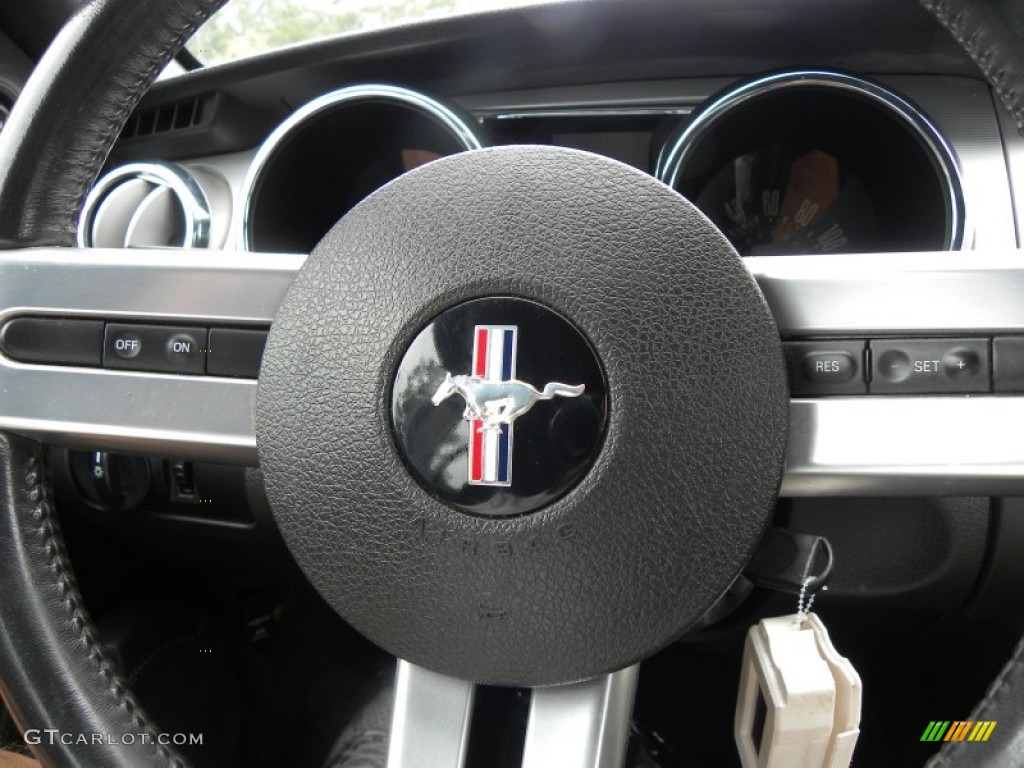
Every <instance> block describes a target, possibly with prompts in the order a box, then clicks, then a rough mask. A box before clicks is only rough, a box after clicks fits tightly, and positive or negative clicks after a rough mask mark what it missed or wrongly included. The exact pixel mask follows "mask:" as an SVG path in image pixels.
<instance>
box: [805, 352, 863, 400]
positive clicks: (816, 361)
mask: <svg viewBox="0 0 1024 768" xmlns="http://www.w3.org/2000/svg"><path fill="white" fill-rule="evenodd" d="M864 346H865V345H864V342H863V341H790V342H787V343H786V344H785V350H786V363H787V366H788V368H789V388H790V391H791V392H792V394H794V395H857V394H863V393H864V392H866V391H867V384H866V382H865V381H864V365H863V361H864Z"/></svg>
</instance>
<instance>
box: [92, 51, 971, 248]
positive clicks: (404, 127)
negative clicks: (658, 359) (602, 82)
mask: <svg viewBox="0 0 1024 768" xmlns="http://www.w3.org/2000/svg"><path fill="white" fill-rule="evenodd" d="M505 118H519V119H505ZM523 118H525V119H523ZM503 143H545V144H560V145H563V146H570V147H574V148H580V149H587V150H590V151H595V152H598V153H603V154H608V155H610V156H613V157H617V159H622V160H623V161H625V162H627V163H631V164H633V165H635V166H636V167H638V168H640V169H641V170H644V171H646V172H648V173H651V174H653V175H654V176H656V177H657V178H658V179H659V180H661V181H663V182H664V183H665V184H667V185H669V186H671V187H672V188H674V189H676V190H677V191H678V192H680V193H681V194H682V195H683V196H684V197H686V198H688V199H689V200H690V201H691V202H693V203H694V204H695V205H696V206H697V207H698V208H700V209H701V210H702V211H703V212H704V214H705V215H707V216H708V218H710V219H711V220H712V221H713V222H714V223H715V224H716V225H717V226H718V228H719V229H720V230H721V231H722V232H723V233H724V234H725V235H726V237H728V238H729V240H730V241H731V242H732V244H733V245H734V246H735V247H736V249H737V251H738V252H739V253H740V254H741V255H744V256H761V255H793V254H812V253H844V252H845V253H867V252H888V251H912V250H922V251H923V250H943V249H958V248H960V247H962V246H963V245H964V242H965V210H964V195H963V191H962V184H961V179H960V172H959V166H958V163H957V158H956V156H955V154H954V152H953V150H952V149H951V147H950V145H949V144H948V142H947V141H946V139H945V138H944V137H943V135H942V134H941V133H940V132H939V130H938V129H937V128H936V127H935V126H934V124H933V123H932V122H931V121H930V120H929V119H928V117H927V116H926V115H925V114H924V113H923V112H922V111H921V110H920V109H919V108H917V107H916V106H915V105H914V104H913V103H911V102H910V101H909V100H908V99H906V98H905V97H903V96H901V95H900V94H898V93H896V92H895V91H893V90H890V89H888V88H885V87H883V86H881V85H879V84H878V83H876V82H872V81H869V80H865V79H863V78H859V77H855V76H852V75H848V74H844V73H840V72H832V71H814V70H802V71H789V72H781V73H777V74H772V75H767V76H762V77H759V78H756V79H754V80H750V81H747V82H744V83H742V84H740V85H738V86H736V85H734V86H730V87H729V88H727V89H726V90H724V91H723V92H721V93H719V94H717V95H715V96H712V97H711V98H709V99H707V100H706V101H705V102H704V103H703V104H700V105H698V106H697V107H696V109H694V110H692V111H691V110H690V109H678V110H662V111H661V112H660V113H659V115H658V116H652V115H651V114H644V112H643V110H639V111H633V112H630V113H628V114H624V113H616V112H615V111H613V110H607V111H602V110H591V111H590V112H589V113H588V112H587V110H572V109H565V110H559V111H556V112H549V113H544V114H537V113H527V114H521V115H493V114H483V113H477V114H471V113H470V112H468V111H464V110H462V109H460V108H459V107H456V106H454V105H452V104H448V103H444V102H443V101H441V100H438V99H436V98H433V97H431V96H428V95H425V94H423V93H419V92H416V91H413V90H411V89H408V88H402V87H396V86H386V85H357V86H351V87H347V88H342V89H340V90H336V91H333V92H330V93H327V94H325V95H323V96H320V97H318V98H316V99H314V100H313V101H311V102H309V103H308V104H306V105H305V106H303V107H300V108H299V109H298V110H296V111H295V112H293V113H292V114H291V115H290V116H289V117H287V118H286V119H285V120H284V121H283V122H282V123H281V124H280V125H279V126H278V127H277V128H275V129H274V130H273V131H272V132H271V133H270V135H269V136H268V137H267V138H266V139H265V140H264V141H263V143H262V145H261V146H260V147H259V149H258V150H257V151H256V152H255V154H254V155H253V156H252V157H251V162H249V164H248V169H247V172H246V173H245V175H244V179H241V180H240V183H236V184H234V185H225V184H224V183H223V182H222V181H221V182H216V180H211V178H210V177H211V174H210V172H209V169H208V168H201V169H199V170H197V171H196V173H191V172H190V171H188V170H185V169H183V168H182V167H181V166H176V167H175V168H174V169H172V170H174V173H170V172H169V169H168V167H167V166H168V165H169V164H167V163H161V164H154V165H159V166H161V167H149V168H146V167H143V168H142V169H141V170H142V171H144V173H142V175H141V176H140V177H139V178H138V179H137V178H135V176H138V174H134V175H133V174H129V173H126V172H125V171H124V169H115V170H114V171H112V172H111V173H110V174H108V176H107V177H103V178H101V180H100V181H99V182H98V183H97V185H96V189H95V190H94V193H93V194H92V195H90V198H89V200H88V201H87V203H86V206H85V209H84V210H83V214H82V219H81V224H80V240H81V242H82V244H83V245H101V244H120V243H121V242H122V241H123V242H124V243H126V244H129V245H130V244H132V243H135V242H138V243H140V244H145V245H150V246H152V245H161V244H163V245H167V246H176V247H182V246H184V247H205V246H207V245H208V246H209V247H217V246H218V244H224V243H227V244H229V245H234V246H237V247H240V248H242V249H243V250H248V251H257V252H271V253H273V252H298V253H309V252H310V250H311V249H312V248H313V247H314V246H315V245H316V243H317V242H319V241H320V239H321V238H322V237H323V236H324V235H325V234H326V233H327V231H328V230H329V229H330V228H331V227H332V226H333V225H334V223H335V222H337V221H338V219H340V218H341V217H342V216H344V215H345V213H347V212H348V211H349V210H350V209H351V208H352V207H354V206H355V205H356V204H357V203H359V202H360V201H361V200H362V199H364V198H365V197H367V196H368V195H369V194H370V193H371V192H373V191H374V190H376V189H378V188H379V187H381V186H383V185H385V184H387V183H388V182H389V181H391V180H392V179H394V178H396V177H398V176H400V175H402V174H404V173H407V172H409V171H412V170H414V169H415V168H417V167H419V166H421V165H423V164H425V163H428V162H431V161H433V160H436V159H438V158H441V157H443V156H445V155H450V154H453V153H457V152H463V151H467V150H474V149H480V148H482V147H484V146H487V145H489V144H503ZM137 165H138V164H136V166H137ZM137 170H138V168H137ZM158 171H159V173H158ZM183 174H185V175H191V176H192V177H193V178H191V179H189V178H179V177H182V175H183ZM154 179H156V182H154ZM164 179H169V180H170V181H171V182H174V183H173V184H170V183H169V182H168V181H164ZM226 186H233V187H234V188H235V189H234V192H235V194H234V196H233V199H234V200H235V201H237V202H236V203H235V204H234V205H231V204H228V205H223V204H218V200H219V199H220V198H223V197H224V195H223V192H224V188H225V187H226ZM185 192H187V193H188V194H184V193H185ZM211 192H213V193H215V194H211ZM172 193H174V194H172ZM175 195H176V196H175ZM228 198H229V199H230V198H232V195H230V194H229V195H228ZM221 209H226V211H227V212H226V213H225V214H224V215H220V214H219V211H220V210H221ZM196 211H198V212H199V213H200V214H203V215H205V212H209V214H210V216H211V218H212V219H213V222H212V229H213V231H214V234H215V235H216V234H217V233H218V231H220V232H221V233H222V234H223V236H222V237H220V238H217V237H214V238H213V241H211V240H210V239H209V238H201V239H199V240H197V239H195V238H194V237H192V234H194V233H193V229H194V224H195V221H197V220H200V219H202V216H199V217H198V218H197V217H196V215H194V214H195V212H196ZM162 216H163V217H164V218H167V221H166V222H165V221H163V218H161V217H162ZM220 219H224V220H225V222H226V221H227V220H230V221H231V225H230V229H231V231H230V232H228V225H227V224H226V223H223V224H222V225H221V226H220V227H218V220H220ZM190 222H191V224H190ZM186 225H188V226H186ZM183 232H184V235H183V234H182V233H183ZM217 240H219V243H218V242H215V241H217Z"/></svg>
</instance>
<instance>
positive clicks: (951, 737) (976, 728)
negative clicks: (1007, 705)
mask: <svg viewBox="0 0 1024 768" xmlns="http://www.w3.org/2000/svg"><path fill="white" fill-rule="evenodd" d="M995 727H996V721H995V720H978V721H973V720H953V721H952V722H951V721H949V720H932V721H931V722H929V723H928V727H927V728H925V729H924V734H922V736H921V741H988V737H989V736H991V735H992V731H993V730H994V729H995Z"/></svg>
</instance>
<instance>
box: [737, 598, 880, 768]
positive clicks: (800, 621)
mask: <svg viewBox="0 0 1024 768" xmlns="http://www.w3.org/2000/svg"><path fill="white" fill-rule="evenodd" d="M860 703H861V682H860V676H859V675H858V674H857V671H856V670H855V669H854V668H853V665H852V664H850V662H849V661H848V660H847V659H845V658H843V657H842V656H840V655H839V653H838V652H837V651H836V649H835V648H834V647H833V646H832V641H831V640H830V639H829V636H828V632H827V631H826V630H825V627H824V625H823V624H822V623H821V620H820V619H819V618H818V617H817V616H816V615H815V614H813V613H803V612H800V613H796V614H794V615H791V616H781V617H779V618H773V619H764V620H763V621H761V622H759V623H758V624H756V625H755V626H753V627H751V628H750V631H749V632H748V633H747V641H746V644H745V646H744V649H743V669H742V673H741V675H740V690H739V700H738V701H737V703H736V722H735V737H736V746H737V747H738V749H739V754H740V762H741V763H742V765H743V768H847V767H848V766H849V765H850V761H851V759H852V758H853V749H854V747H855V746H856V744H857V736H858V735H859V734H860Z"/></svg>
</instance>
